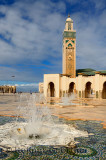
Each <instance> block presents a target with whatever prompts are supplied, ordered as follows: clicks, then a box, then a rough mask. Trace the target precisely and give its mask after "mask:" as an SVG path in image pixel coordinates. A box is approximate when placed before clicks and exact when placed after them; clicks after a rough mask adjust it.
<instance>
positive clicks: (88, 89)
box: [85, 82, 92, 98]
mask: <svg viewBox="0 0 106 160" xmlns="http://www.w3.org/2000/svg"><path fill="white" fill-rule="evenodd" d="M91 85H92V83H91V82H87V83H86V85H85V98H89V96H90V94H91V91H92V89H91Z"/></svg>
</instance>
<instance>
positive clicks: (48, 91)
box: [39, 17, 106, 99]
mask: <svg viewBox="0 0 106 160" xmlns="http://www.w3.org/2000/svg"><path fill="white" fill-rule="evenodd" d="M42 85H43V88H44V89H43V92H44V95H45V97H55V98H60V97H62V96H64V95H65V93H67V94H68V95H70V94H72V93H75V94H77V96H78V97H79V98H89V97H94V98H103V99H106V71H99V72H96V71H93V72H89V73H88V72H85V73H79V75H78V76H77V77H76V31H74V30H73V21H72V20H71V18H70V17H68V18H67V19H66V24H65V30H64V32H63V74H44V82H43V84H42ZM39 86H41V85H39ZM39 91H40V89H39Z"/></svg>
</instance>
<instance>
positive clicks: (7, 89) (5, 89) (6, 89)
mask: <svg viewBox="0 0 106 160" xmlns="http://www.w3.org/2000/svg"><path fill="white" fill-rule="evenodd" d="M0 93H16V86H0Z"/></svg>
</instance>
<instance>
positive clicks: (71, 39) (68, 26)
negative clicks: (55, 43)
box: [63, 15, 76, 78]
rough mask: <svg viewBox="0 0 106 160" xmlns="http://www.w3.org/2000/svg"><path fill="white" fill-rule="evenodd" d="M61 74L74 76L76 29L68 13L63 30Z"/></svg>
mask: <svg viewBox="0 0 106 160" xmlns="http://www.w3.org/2000/svg"><path fill="white" fill-rule="evenodd" d="M63 74H65V75H69V76H70V77H71V78H75V77H76V31H75V30H73V20H72V19H71V18H70V15H68V18H67V19H66V23H65V29H64V32H63Z"/></svg>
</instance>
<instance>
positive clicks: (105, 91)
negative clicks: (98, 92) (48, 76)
mask: <svg viewBox="0 0 106 160" xmlns="http://www.w3.org/2000/svg"><path fill="white" fill-rule="evenodd" d="M102 98H103V99H106V81H105V82H104V83H103V90H102Z"/></svg>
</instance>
